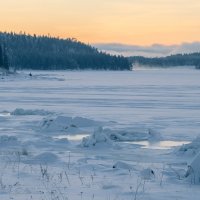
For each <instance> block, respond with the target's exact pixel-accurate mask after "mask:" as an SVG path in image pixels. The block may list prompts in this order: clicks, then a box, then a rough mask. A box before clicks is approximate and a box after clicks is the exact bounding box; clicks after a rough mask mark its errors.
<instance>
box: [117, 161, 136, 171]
mask: <svg viewBox="0 0 200 200" xmlns="http://www.w3.org/2000/svg"><path fill="white" fill-rule="evenodd" d="M132 168H133V167H132V166H131V165H129V164H127V163H125V162H121V161H118V162H116V163H115V164H114V165H113V169H127V170H131V169H132Z"/></svg>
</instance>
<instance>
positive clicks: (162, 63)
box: [129, 53, 200, 69]
mask: <svg viewBox="0 0 200 200" xmlns="http://www.w3.org/2000/svg"><path fill="white" fill-rule="evenodd" d="M129 60H130V62H132V63H133V67H134V65H136V64H139V65H146V66H150V67H174V66H195V67H196V68H197V69H200V53H191V54H176V55H171V56H167V57H160V58H159V57H158V58H146V57H142V56H135V57H130V58H129Z"/></svg>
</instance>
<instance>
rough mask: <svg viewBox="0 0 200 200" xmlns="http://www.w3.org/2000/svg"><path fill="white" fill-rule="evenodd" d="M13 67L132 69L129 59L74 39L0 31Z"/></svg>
mask: <svg viewBox="0 0 200 200" xmlns="http://www.w3.org/2000/svg"><path fill="white" fill-rule="evenodd" d="M0 43H2V44H5V45H6V50H7V55H8V59H9V64H10V66H11V67H12V68H13V67H14V68H16V69H35V70H57V69H59V70H66V69H70V70H76V69H80V70H84V69H93V70H131V63H130V61H129V60H128V59H127V58H125V57H123V56H112V55H109V54H106V53H104V52H101V51H98V50H97V49H96V48H94V47H92V46H90V45H87V44H84V43H82V42H79V41H77V40H76V39H74V38H67V39H60V38H55V37H51V36H37V35H28V34H25V33H20V34H16V33H12V32H11V33H7V32H0Z"/></svg>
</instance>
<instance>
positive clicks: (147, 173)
mask: <svg viewBox="0 0 200 200" xmlns="http://www.w3.org/2000/svg"><path fill="white" fill-rule="evenodd" d="M140 177H141V178H142V179H144V180H151V179H153V178H155V172H154V171H153V170H152V169H151V168H147V169H143V170H142V171H141V172H140Z"/></svg>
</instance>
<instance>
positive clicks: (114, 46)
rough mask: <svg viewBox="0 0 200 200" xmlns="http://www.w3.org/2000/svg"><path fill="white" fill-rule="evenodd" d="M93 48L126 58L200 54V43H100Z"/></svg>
mask: <svg viewBox="0 0 200 200" xmlns="http://www.w3.org/2000/svg"><path fill="white" fill-rule="evenodd" d="M93 46H94V47H96V48H98V49H99V50H101V51H105V52H107V53H110V54H114V55H124V56H145V57H163V56H168V55H173V54H178V53H193V52H200V42H193V43H182V44H180V45H169V46H167V45H161V44H153V45H151V46H138V45H126V44H119V43H98V44H93Z"/></svg>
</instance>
